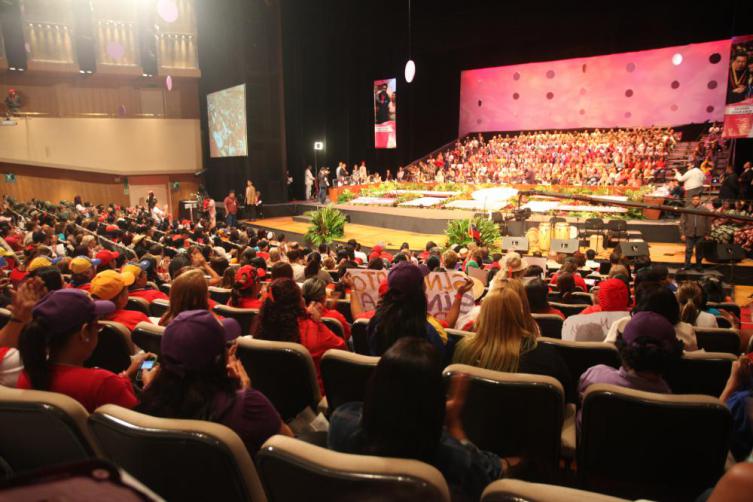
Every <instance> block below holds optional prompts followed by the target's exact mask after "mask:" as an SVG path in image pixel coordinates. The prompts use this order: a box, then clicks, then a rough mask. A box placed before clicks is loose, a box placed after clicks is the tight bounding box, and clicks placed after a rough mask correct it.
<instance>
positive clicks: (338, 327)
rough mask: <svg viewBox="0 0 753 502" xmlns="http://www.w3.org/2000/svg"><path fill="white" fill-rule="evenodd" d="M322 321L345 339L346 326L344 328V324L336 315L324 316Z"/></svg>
mask: <svg viewBox="0 0 753 502" xmlns="http://www.w3.org/2000/svg"><path fill="white" fill-rule="evenodd" d="M322 322H323V323H324V325H325V326H327V327H328V328H329V330H330V331H331V332H333V333H334V334H336V335H337V336H339V337H340V338H342V339H343V340H344V339H345V328H343V325H342V324H341V323H340V321H338V320H337V319H335V318H334V317H322Z"/></svg>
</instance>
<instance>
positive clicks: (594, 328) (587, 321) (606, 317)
mask: <svg viewBox="0 0 753 502" xmlns="http://www.w3.org/2000/svg"><path fill="white" fill-rule="evenodd" d="M623 317H625V311H613V312H612V311H610V312H594V313H593V314H578V315H573V316H570V317H568V318H567V319H565V322H564V323H563V324H562V339H563V340H570V341H571V342H601V341H604V339H605V338H606V336H607V333H608V332H609V328H611V327H612V324H614V323H615V322H616V321H618V320H619V319H622V318H623Z"/></svg>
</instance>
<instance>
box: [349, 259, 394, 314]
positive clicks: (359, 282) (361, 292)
mask: <svg viewBox="0 0 753 502" xmlns="http://www.w3.org/2000/svg"><path fill="white" fill-rule="evenodd" d="M387 272H388V271H387V270H369V269H364V268H349V269H348V274H350V276H351V277H352V278H353V289H352V290H351V295H358V300H359V301H360V302H361V308H362V309H363V310H364V311H367V310H376V307H377V303H378V302H379V283H380V282H382V281H383V280H385V279H387Z"/></svg>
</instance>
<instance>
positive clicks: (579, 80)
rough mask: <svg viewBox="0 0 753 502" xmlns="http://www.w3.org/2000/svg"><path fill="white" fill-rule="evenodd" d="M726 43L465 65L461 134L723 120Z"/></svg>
mask: <svg viewBox="0 0 753 502" xmlns="http://www.w3.org/2000/svg"><path fill="white" fill-rule="evenodd" d="M729 55H730V41H729V40H719V41H716V42H706V43H701V44H691V45H683V46H677V47H666V48H663V49H653V50H648V51H640V52H625V53H621V54H611V55H608V56H596V57H590V58H577V59H565V60H560V61H549V62H545V63H529V64H522V65H513V66H498V67H494V68H482V69H478V70H466V71H464V72H462V73H461V75H460V124H459V134H460V136H464V135H466V134H468V133H471V132H486V131H519V130H521V131H522V130H537V129H575V128H582V127H641V126H651V125H656V126H672V125H682V124H690V123H701V122H705V121H707V120H713V121H721V120H722V119H723V118H724V102H725V92H726V88H727V72H728V69H729Z"/></svg>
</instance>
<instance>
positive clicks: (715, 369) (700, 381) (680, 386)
mask: <svg viewBox="0 0 753 502" xmlns="http://www.w3.org/2000/svg"><path fill="white" fill-rule="evenodd" d="M735 359H736V357H735V356H733V355H732V354H729V353H727V352H704V351H702V350H699V351H695V352H686V353H685V354H684V355H683V357H682V359H680V360H679V361H678V362H677V364H675V365H673V367H672V368H670V370H669V371H668V372H667V374H666V375H665V376H664V378H665V380H666V381H667V383H668V384H669V387H670V388H671V389H672V393H673V394H706V395H707V396H714V397H718V396H719V395H720V394H721V393H722V390H724V386H725V385H726V384H727V378H729V373H730V369H731V368H732V363H733V362H734V361H735Z"/></svg>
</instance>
